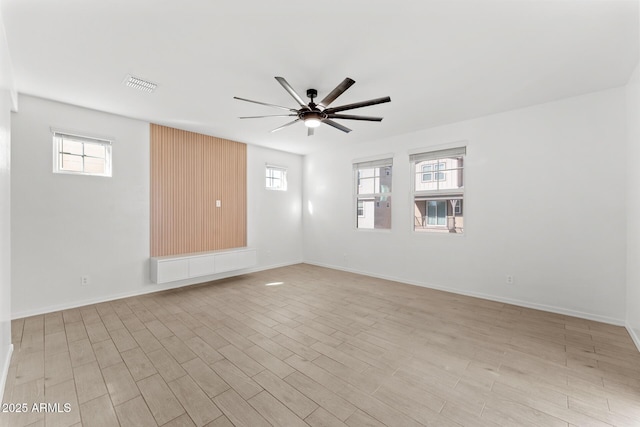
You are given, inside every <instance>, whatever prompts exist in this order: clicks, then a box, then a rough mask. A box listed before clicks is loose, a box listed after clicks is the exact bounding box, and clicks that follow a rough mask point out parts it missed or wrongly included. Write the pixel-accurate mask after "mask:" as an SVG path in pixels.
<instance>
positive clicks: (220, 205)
mask: <svg viewBox="0 0 640 427" xmlns="http://www.w3.org/2000/svg"><path fill="white" fill-rule="evenodd" d="M220 207H222V200H216V208H220Z"/></svg>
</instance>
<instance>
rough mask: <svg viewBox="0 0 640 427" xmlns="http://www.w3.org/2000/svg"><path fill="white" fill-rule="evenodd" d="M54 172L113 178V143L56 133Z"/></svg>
mask: <svg viewBox="0 0 640 427" xmlns="http://www.w3.org/2000/svg"><path fill="white" fill-rule="evenodd" d="M53 172H54V173H69V174H79V175H97V176H111V141H109V140H106V139H99V138H92V137H88V136H79V135H70V134H66V133H61V132H56V131H54V132H53Z"/></svg>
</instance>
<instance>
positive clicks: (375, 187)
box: [353, 159, 393, 229]
mask: <svg viewBox="0 0 640 427" xmlns="http://www.w3.org/2000/svg"><path fill="white" fill-rule="evenodd" d="M392 163H393V160H392V159H384V160H376V161H371V162H361V163H354V165H353V169H354V178H355V180H354V181H355V205H356V228H359V229H390V228H391V179H392V173H391V171H392Z"/></svg>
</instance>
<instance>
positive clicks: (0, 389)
mask: <svg viewBox="0 0 640 427" xmlns="http://www.w3.org/2000/svg"><path fill="white" fill-rule="evenodd" d="M12 354H13V344H10V345H9V350H8V351H7V354H6V355H5V357H4V365H2V376H1V377H0V403H2V402H3V400H2V399H3V397H4V387H5V386H6V385H7V376H8V375H9V365H11V355H12Z"/></svg>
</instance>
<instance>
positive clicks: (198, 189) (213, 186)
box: [150, 124, 247, 256]
mask: <svg viewBox="0 0 640 427" xmlns="http://www.w3.org/2000/svg"><path fill="white" fill-rule="evenodd" d="M150 134H151V144H150V145H151V256H164V255H176V254H181V253H191V252H201V251H211V250H218V249H228V248H236V247H243V246H246V244H247V226H246V224H247V220H246V218H247V203H246V202H247V184H246V176H247V146H246V144H242V143H239V142H235V141H230V140H226V139H222V138H216V137H213V136H207V135H202V134H197V133H194V132H188V131H183V130H179V129H173V128H170V127H166V126H160V125H156V124H151V132H150ZM216 200H221V202H222V207H220V208H216Z"/></svg>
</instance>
